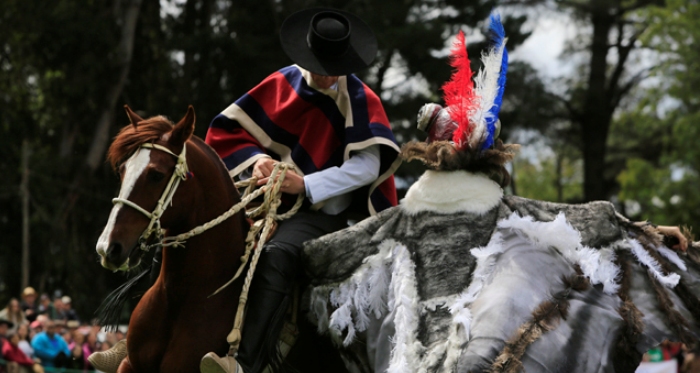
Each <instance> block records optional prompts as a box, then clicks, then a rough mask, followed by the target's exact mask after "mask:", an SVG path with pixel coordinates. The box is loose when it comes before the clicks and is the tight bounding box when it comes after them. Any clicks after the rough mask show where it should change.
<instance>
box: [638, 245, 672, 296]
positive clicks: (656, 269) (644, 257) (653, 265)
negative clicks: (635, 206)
mask: <svg viewBox="0 0 700 373" xmlns="http://www.w3.org/2000/svg"><path fill="white" fill-rule="evenodd" d="M628 242H629V244H630V246H631V248H632V253H634V256H635V257H636V258H637V260H638V261H639V262H640V263H642V264H644V265H645V266H647V268H649V270H650V271H651V273H652V274H653V275H654V277H656V278H657V279H658V280H659V282H661V283H662V284H663V285H664V286H666V287H667V288H674V287H675V286H676V285H678V281H679V280H680V279H681V276H680V275H679V274H677V273H671V274H669V275H668V276H665V275H664V274H663V271H662V270H661V266H660V265H659V263H658V262H657V261H656V260H655V259H654V258H652V257H651V255H649V253H648V252H647V251H646V250H645V249H644V248H643V247H642V244H640V243H639V241H637V240H635V239H633V238H631V239H629V240H628Z"/></svg>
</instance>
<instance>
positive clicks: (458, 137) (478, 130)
mask: <svg viewBox="0 0 700 373" xmlns="http://www.w3.org/2000/svg"><path fill="white" fill-rule="evenodd" d="M506 41H507V38H506V37H505V30H504V29H503V24H502V23H501V17H500V15H498V14H497V13H493V14H492V15H491V18H490V26H489V42H490V43H489V44H490V45H489V48H488V50H487V51H485V52H484V53H482V55H481V61H482V64H483V66H482V68H481V69H480V70H479V71H478V72H477V74H476V76H472V75H473V73H472V70H471V66H470V61H469V57H468V56H467V46H466V41H465V37H464V32H462V31H460V32H459V34H458V35H457V37H456V40H455V43H454V45H453V47H452V50H451V53H450V66H452V67H453V69H454V70H453V73H452V77H451V78H450V80H449V81H447V82H445V84H443V86H442V90H443V98H444V100H445V107H444V108H443V107H442V106H440V105H438V104H435V103H428V104H425V105H423V107H421V109H420V111H419V112H418V128H419V129H420V130H422V131H425V132H427V133H428V138H427V140H426V142H427V144H426V143H409V144H406V145H405V146H404V149H402V154H403V157H404V159H406V160H412V159H418V160H421V161H423V162H424V163H425V164H426V165H428V166H429V167H431V168H433V169H437V170H454V169H465V170H480V171H482V172H486V173H487V174H493V172H489V171H488V170H491V169H493V170H492V171H496V169H498V172H497V173H498V174H502V173H503V172H505V170H500V169H501V168H502V167H503V165H504V164H505V163H506V162H508V161H510V160H511V159H512V158H513V156H514V153H515V151H516V150H517V148H518V146H517V145H512V144H505V145H504V144H503V143H502V142H501V141H500V140H497V139H498V135H499V133H500V121H499V120H498V113H499V111H500V109H501V103H502V102H503V92H504V90H505V84H506V73H507V70H508V51H507V50H506ZM472 78H473V79H472ZM435 142H440V144H439V145H438V144H431V143H435ZM445 147H446V148H447V149H442V148H445ZM440 149H442V150H440ZM458 153H461V154H458ZM506 174H507V172H506Z"/></svg>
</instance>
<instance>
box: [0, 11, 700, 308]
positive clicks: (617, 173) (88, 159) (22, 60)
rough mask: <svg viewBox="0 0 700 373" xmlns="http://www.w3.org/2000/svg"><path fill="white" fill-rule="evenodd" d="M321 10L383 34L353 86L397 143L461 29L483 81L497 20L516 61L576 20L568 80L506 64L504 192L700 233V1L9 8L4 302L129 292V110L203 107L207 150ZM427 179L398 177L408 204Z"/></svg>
mask: <svg viewBox="0 0 700 373" xmlns="http://www.w3.org/2000/svg"><path fill="white" fill-rule="evenodd" d="M310 6H331V7H335V8H339V9H345V10H348V11H351V12H353V13H355V14H357V15H359V16H360V17H361V18H363V19H364V20H365V21H366V22H367V23H368V24H369V25H370V26H371V27H372V28H373V29H374V31H375V33H376V34H377V38H378V40H379V45H380V51H379V54H378V56H377V59H376V61H375V63H374V65H373V66H372V67H371V68H370V69H368V70H367V71H364V72H362V73H360V74H359V75H360V76H361V78H363V79H364V80H365V81H366V82H367V83H368V84H369V85H370V86H371V87H372V89H374V90H375V91H376V92H377V93H379V94H380V96H381V97H382V99H383V100H384V103H385V108H386V110H387V113H388V115H389V118H390V119H391V121H392V126H393V128H394V132H395V134H396V136H397V140H398V141H399V143H405V142H407V141H410V140H414V139H418V140H422V139H423V135H422V134H420V133H417V132H416V130H415V129H414V127H415V116H416V113H417V111H418V109H419V108H420V106H421V105H422V104H423V103H425V102H431V101H432V102H440V94H441V92H440V90H439V87H440V85H441V84H442V83H443V82H444V81H445V80H446V79H447V78H448V77H449V74H450V70H449V66H448V65H447V63H446V52H445V50H446V49H445V48H446V47H449V45H450V42H451V37H452V36H453V35H455V34H456V33H457V31H458V30H459V29H463V30H465V32H466V34H467V41H468V44H469V54H470V56H471V58H472V63H473V69H474V70H476V69H477V68H478V64H479V61H478V56H479V52H480V51H481V50H482V49H483V47H484V45H483V36H482V32H483V30H484V29H485V27H486V23H485V22H486V20H487V19H488V14H489V13H490V12H491V10H492V9H494V8H497V9H499V10H500V11H501V12H502V14H503V15H504V25H505V27H506V33H507V34H508V36H509V41H508V48H509V50H510V51H516V50H517V48H518V47H519V46H520V45H521V44H522V43H523V42H525V41H526V40H527V38H528V37H529V36H530V32H531V30H532V28H533V26H532V22H537V18H536V17H535V18H534V20H533V14H535V15H536V14H538V13H539V12H552V13H556V14H560V15H563V16H564V17H567V19H570V20H571V22H573V23H575V24H576V25H577V28H578V29H579V30H580V32H579V33H578V34H577V35H576V37H574V38H572V39H571V40H569V42H568V44H567V49H566V52H565V53H564V54H563V55H562V57H561V59H560V62H561V63H562V64H567V65H570V66H572V69H571V71H572V73H571V74H569V75H566V76H561V77H557V78H556V79H551V78H546V77H543V76H542V75H541V74H540V73H538V67H537V66H530V65H529V64H528V63H526V62H523V61H513V62H512V63H511V65H510V67H509V76H508V87H507V90H506V98H505V102H504V105H503V112H502V115H501V120H502V122H503V133H502V138H504V139H505V140H506V141H513V142H519V143H522V144H524V145H526V146H525V149H524V151H523V155H522V156H521V157H520V158H518V159H517V160H516V161H515V162H514V163H513V165H512V173H513V175H514V183H513V185H512V187H510V188H509V189H508V191H507V192H509V193H515V194H519V195H522V196H526V197H530V198H538V199H544V200H551V201H561V202H571V203H577V202H584V201H588V200H594V199H608V200H611V201H613V202H615V203H616V204H617V206H618V208H619V209H620V210H621V211H622V212H623V213H625V214H627V215H628V216H630V217H632V218H635V219H652V220H654V221H655V222H656V223H661V224H687V225H690V226H693V225H696V222H698V221H699V219H700V216H698V211H699V209H698V204H700V198H699V197H697V196H696V193H695V190H696V188H695V185H697V179H698V170H699V167H700V162H699V158H698V151H697V150H695V149H696V147H694V142H695V139H696V138H697V135H698V131H700V130H698V127H697V125H696V123H697V120H698V119H700V118H698V116H699V115H700V114H698V112H699V111H698V106H699V105H700V99H699V97H700V95H698V90H699V89H700V88H698V87H700V84H698V83H700V75H699V74H700V69H699V68H698V66H697V65H698V63H699V62H698V61H700V58H698V57H700V56H698V54H699V53H700V52H699V51H698V49H697V48H696V47H693V46H697V41H698V40H699V39H700V25H697V22H696V21H695V20H697V19H698V18H699V16H700V5H698V1H696V0H668V1H660V0H634V1H633V0H616V1H604V0H568V1H567V0H478V1H475V0H408V1H406V0H385V1H371V0H360V1H349V0H319V1H311V0H276V1H248V0H244V1H231V0H179V1H171V0H161V1H142V0H80V1H77V0H56V1H51V2H46V1H41V0H3V1H2V7H0V143H2V146H0V156H2V158H1V159H2V161H1V162H0V171H2V175H3V177H2V178H0V235H2V237H3V238H2V240H0V306H1V305H4V304H5V301H7V299H9V297H12V296H17V295H18V294H19V293H20V291H21V288H22V286H23V282H27V283H28V284H30V285H32V286H34V287H35V288H37V290H38V291H40V292H47V293H53V292H54V291H62V292H63V293H65V294H68V295H71V297H72V298H73V299H74V301H73V303H74V306H75V307H76V308H77V309H78V311H79V312H80V314H81V315H82V316H83V318H85V319H88V318H90V317H91V315H92V313H93V312H94V310H95V309H96V307H97V305H98V304H99V302H100V301H101V300H102V298H103V297H104V296H105V295H106V294H107V293H108V292H109V291H111V290H112V289H114V288H115V287H116V286H118V285H119V284H120V283H122V282H123V281H124V279H125V275H124V274H120V273H110V272H107V271H105V270H104V269H102V268H101V267H100V266H99V264H98V257H97V255H96V253H95V249H94V247H95V242H96V241H97V238H98V236H99V234H100V232H101V230H102V228H103V226H104V223H105V222H106V219H107V215H108V213H109V210H110V209H111V203H110V200H111V198H112V197H113V196H114V195H115V194H116V193H117V190H118V182H119V181H118V178H117V177H116V176H115V175H114V173H113V172H112V170H111V169H110V168H109V167H108V165H106V164H105V162H104V155H105V151H106V146H108V144H109V141H110V139H111V138H112V137H113V136H114V135H115V134H116V132H117V131H118V130H119V128H121V127H122V126H123V125H126V124H127V123H128V121H127V118H126V116H125V115H124V113H123V109H122V106H123V105H124V104H128V105H129V106H131V107H132V108H133V109H135V110H137V111H139V113H140V114H141V115H142V116H144V117H145V116H151V115H156V114H163V115H166V116H169V117H170V118H172V119H173V120H175V121H176V120H178V119H179V118H180V117H181V116H182V115H184V113H185V111H186V108H187V105H190V104H191V105H193V106H194V107H195V110H196V113H197V127H196V132H195V133H196V135H198V136H201V137H203V136H204V135H205V133H206V129H207V125H208V122H209V120H211V119H212V118H213V117H214V116H215V115H216V114H217V113H219V112H220V111H221V110H223V109H224V108H225V107H226V106H228V105H229V104H230V103H231V102H233V101H234V100H235V99H236V98H237V97H238V96H240V95H241V94H242V93H244V92H246V91H247V90H248V89H250V88H251V87H253V86H254V85H255V84H257V83H258V82H259V81H260V80H261V79H263V78H264V77H265V76H267V75H268V74H270V73H271V72H273V71H275V70H277V69H279V68H280V67H282V66H285V65H287V64H289V63H290V62H291V61H289V60H288V58H287V57H286V56H285V55H284V53H283V52H282V51H281V48H280V47H279V41H278V40H279V37H278V31H279V28H280V26H281V24H282V21H283V20H284V19H285V18H286V17H287V16H288V15H290V14H291V13H293V12H294V11H296V10H299V9H302V8H306V7H310ZM528 19H530V23H528ZM23 160H25V161H26V162H23ZM422 171H423V169H422V167H421V166H420V165H419V164H415V163H410V164H404V165H403V166H402V167H401V169H400V170H399V171H398V173H397V176H399V180H400V183H399V186H400V187H401V188H402V190H401V191H400V193H404V192H405V190H406V189H407V188H408V186H410V184H411V183H412V182H413V181H415V180H416V178H417V177H418V176H419V175H420V174H421V173H422ZM23 245H27V247H28V248H29V251H30V256H29V263H28V264H29V271H28V272H27V271H26V270H23V264H22V247H23ZM23 275H28V276H27V277H26V278H24V279H23Z"/></svg>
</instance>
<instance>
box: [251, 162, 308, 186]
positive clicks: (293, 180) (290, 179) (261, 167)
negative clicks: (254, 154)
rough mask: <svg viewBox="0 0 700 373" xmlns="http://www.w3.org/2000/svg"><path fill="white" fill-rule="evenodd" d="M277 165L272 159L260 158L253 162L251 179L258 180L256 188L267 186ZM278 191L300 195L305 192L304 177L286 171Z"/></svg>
mask: <svg viewBox="0 0 700 373" xmlns="http://www.w3.org/2000/svg"><path fill="white" fill-rule="evenodd" d="M277 163H278V162H277V161H276V160H274V159H272V158H260V159H258V160H257V161H256V162H255V166H253V177H256V178H257V179H258V183H257V185H258V186H261V185H265V184H267V181H268V180H269V179H270V175H271V174H272V170H273V169H274V168H275V165H277ZM280 191H282V193H289V194H301V193H302V192H306V185H304V177H303V176H300V175H299V174H297V173H296V172H294V171H292V170H287V173H286V175H285V177H284V182H283V183H282V187H281V188H280Z"/></svg>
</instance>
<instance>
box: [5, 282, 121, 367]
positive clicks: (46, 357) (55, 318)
mask: <svg viewBox="0 0 700 373" xmlns="http://www.w3.org/2000/svg"><path fill="white" fill-rule="evenodd" d="M124 332H125V330H117V331H115V332H106V331H104V330H103V328H102V327H100V326H99V325H95V323H94V322H92V321H90V320H84V319H81V317H80V316H79V315H78V314H77V313H76V311H75V310H74V309H73V307H72V300H71V297H70V296H68V295H63V294H62V293H61V292H60V291H57V292H54V294H52V295H49V294H46V293H43V294H41V295H39V294H38V293H37V292H36V290H35V289H34V288H32V287H26V288H25V289H24V290H23V291H22V294H21V296H20V297H17V298H11V299H10V301H9V302H8V303H7V305H6V306H5V307H4V308H2V310H0V348H1V351H2V356H1V359H0V373H25V372H28V373H29V372H37V373H40V372H74V371H75V372H78V371H83V372H87V371H95V370H94V368H93V367H92V366H91V365H90V362H89V361H88V357H89V356H90V355H91V354H92V353H94V352H96V351H104V350H107V349H109V348H110V347H112V346H113V345H114V344H115V343H116V342H117V341H119V340H121V339H124V338H125V334H124Z"/></svg>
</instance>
